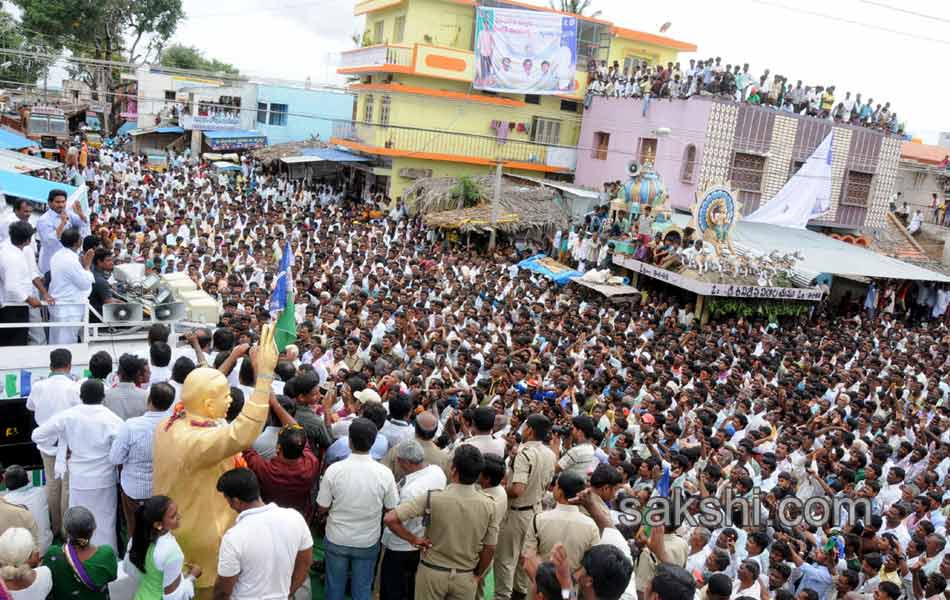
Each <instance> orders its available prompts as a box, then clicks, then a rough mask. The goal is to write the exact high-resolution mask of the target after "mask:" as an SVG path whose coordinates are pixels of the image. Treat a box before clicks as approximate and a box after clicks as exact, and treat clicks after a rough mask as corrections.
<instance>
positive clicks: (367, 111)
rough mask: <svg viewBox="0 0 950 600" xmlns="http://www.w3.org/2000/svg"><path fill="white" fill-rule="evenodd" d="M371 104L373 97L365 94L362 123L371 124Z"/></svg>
mask: <svg viewBox="0 0 950 600" xmlns="http://www.w3.org/2000/svg"><path fill="white" fill-rule="evenodd" d="M373 102H375V99H374V98H373V95H372V94H366V100H365V102H364V104H363V121H364V122H365V123H372V122H373Z"/></svg>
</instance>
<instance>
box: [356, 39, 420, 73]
mask: <svg viewBox="0 0 950 600" xmlns="http://www.w3.org/2000/svg"><path fill="white" fill-rule="evenodd" d="M383 65H395V66H399V67H411V66H413V64H412V47H411V46H397V45H392V44H380V45H378V46H367V47H366V48H357V49H355V50H348V51H346V52H344V53H343V54H342V55H341V56H340V67H341V68H352V67H377V66H383Z"/></svg>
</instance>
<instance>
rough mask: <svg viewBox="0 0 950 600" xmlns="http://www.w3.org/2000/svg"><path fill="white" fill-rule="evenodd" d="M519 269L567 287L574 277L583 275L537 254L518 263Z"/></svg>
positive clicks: (543, 255)
mask: <svg viewBox="0 0 950 600" xmlns="http://www.w3.org/2000/svg"><path fill="white" fill-rule="evenodd" d="M518 268H519V269H527V270H529V271H531V272H532V273H539V274H541V275H544V276H545V277H547V278H548V279H550V280H552V281H553V282H554V283H556V284H558V285H567V283H568V282H569V281H570V280H571V278H572V277H580V276H582V275H583V273H581V272H580V271H575V270H574V269H572V268H570V267H568V266H565V265H562V264H561V263H559V262H557V261H556V260H554V259H553V258H550V257H548V256H547V255H545V254H537V255H535V256H532V257H531V258H526V259H524V260H523V261H521V262H520V263H518Z"/></svg>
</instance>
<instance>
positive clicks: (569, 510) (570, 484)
mask: <svg viewBox="0 0 950 600" xmlns="http://www.w3.org/2000/svg"><path fill="white" fill-rule="evenodd" d="M585 487H587V482H586V481H584V478H583V477H581V476H580V475H578V474H577V473H572V472H570V471H565V472H564V473H561V475H560V476H559V477H558V478H557V487H555V489H554V499H555V500H557V506H556V507H555V508H554V509H553V510H546V511H544V512H540V513H537V514H535V515H534V519H533V520H532V522H531V525H530V526H529V527H528V533H527V535H526V536H525V541H524V549H523V550H522V551H521V556H522V558H526V559H530V558H532V557H534V556H535V555H537V556H538V557H540V559H541V560H542V561H545V560H550V556H551V551H552V550H554V546H555V545H556V544H559V543H560V544H563V545H564V550H565V551H566V553H567V562H568V564H569V565H570V567H571V572H572V573H573V572H574V571H576V570H577V569H578V568H580V566H581V558H583V557H584V553H585V552H587V550H588V549H590V548H591V547H593V546H596V545H597V544H599V543H600V529H598V528H597V523H595V522H594V520H593V519H592V518H590V517H588V516H587V515H585V514H583V513H581V510H580V508H579V507H578V506H574V505H572V504H571V503H570V502H571V500H573V499H574V498H575V497H576V496H577V494H579V493H580V492H581V491H582V490H583V489H584V488H585Z"/></svg>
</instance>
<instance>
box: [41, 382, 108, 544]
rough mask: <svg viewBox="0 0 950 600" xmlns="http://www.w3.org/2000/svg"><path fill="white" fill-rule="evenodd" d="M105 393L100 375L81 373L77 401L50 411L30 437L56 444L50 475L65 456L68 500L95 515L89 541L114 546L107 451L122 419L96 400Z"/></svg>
mask: <svg viewBox="0 0 950 600" xmlns="http://www.w3.org/2000/svg"><path fill="white" fill-rule="evenodd" d="M105 395H106V392H105V387H104V386H103V385H102V382H101V381H99V380H96V379H87V380H86V381H84V382H83V383H82V385H81V386H80V388H79V399H80V400H82V404H78V405H76V406H73V407H71V408H67V409H66V410H64V411H61V412H59V413H57V414H55V415H53V416H52V417H51V418H50V419H49V420H47V421H46V422H45V423H43V424H42V425H40V426H39V427H37V428H36V429H34V430H33V436H32V437H33V441H34V442H36V445H37V446H50V445H55V446H56V462H55V466H54V476H55V477H62V476H63V474H64V473H65V472H66V469H67V461H68V469H69V472H70V474H71V475H72V477H71V478H70V481H69V506H70V507H73V506H84V507H86V508H87V509H89V511H90V512H92V514H93V515H95V517H96V531H95V534H93V537H92V540H91V541H92V543H93V544H95V545H97V546H98V545H102V544H109V545H110V546H112V547H113V548H116V537H115V522H116V506H117V504H118V498H117V494H116V482H117V478H116V471H115V466H113V464H112V463H111V462H110V461H109V451H110V450H111V449H112V442H113V441H114V440H115V437H116V434H118V432H119V428H120V427H121V426H122V419H120V418H119V417H117V416H116V415H115V413H114V412H112V411H111V410H109V409H108V408H106V407H105V406H103V405H102V400H103V398H105Z"/></svg>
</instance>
